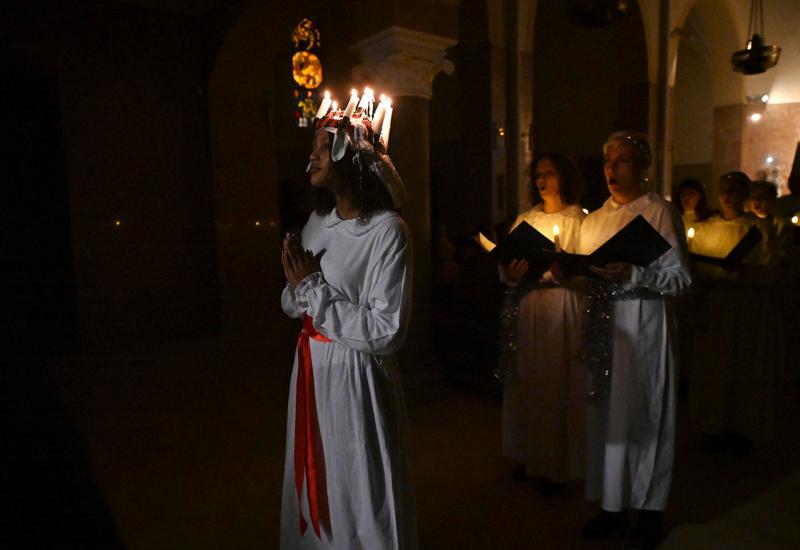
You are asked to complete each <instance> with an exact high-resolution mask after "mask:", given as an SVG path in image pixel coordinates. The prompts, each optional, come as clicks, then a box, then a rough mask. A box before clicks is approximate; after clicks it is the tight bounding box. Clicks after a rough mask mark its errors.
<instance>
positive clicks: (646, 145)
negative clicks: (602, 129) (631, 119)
mask: <svg viewBox="0 0 800 550" xmlns="http://www.w3.org/2000/svg"><path fill="white" fill-rule="evenodd" d="M619 145H630V146H631V147H633V150H634V151H636V156H637V157H638V158H639V162H640V164H641V168H642V170H646V169H647V168H649V167H650V163H651V162H652V161H653V148H652V147H651V146H650V140H649V139H648V137H647V136H646V135H645V134H643V133H641V132H636V131H633V130H621V131H619V132H614V133H613V134H611V135H610V136H608V139H607V140H606V142H605V143H604V144H603V154H604V155H605V154H606V153H607V152H608V149H609V148H610V147H616V146H619Z"/></svg>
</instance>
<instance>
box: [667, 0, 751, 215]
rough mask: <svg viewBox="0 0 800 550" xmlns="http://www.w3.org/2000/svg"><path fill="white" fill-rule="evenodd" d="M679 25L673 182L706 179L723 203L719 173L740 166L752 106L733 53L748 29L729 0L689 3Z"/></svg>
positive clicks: (714, 200)
mask: <svg viewBox="0 0 800 550" xmlns="http://www.w3.org/2000/svg"><path fill="white" fill-rule="evenodd" d="M687 8H688V9H687V15H686V19H685V20H684V21H682V22H681V24H680V27H679V28H678V29H679V30H678V31H677V32H678V34H679V36H680V39H679V44H678V49H677V58H676V60H675V66H676V73H675V87H674V90H673V98H674V103H673V107H674V109H673V136H672V144H673V151H674V153H675V154H674V158H673V184H674V185H673V187H676V186H677V185H678V184H679V183H680V180H681V179H683V178H686V177H692V178H694V179H699V180H700V181H702V182H703V183H705V184H706V192H707V194H708V200H709V203H710V204H711V205H712V206H715V205H716V203H717V198H716V188H717V179H718V178H719V176H720V175H722V174H723V173H725V172H729V171H732V170H740V167H741V164H742V150H743V149H742V148H743V141H742V139H743V135H744V134H743V132H744V129H745V128H744V125H745V124H746V122H747V121H746V119H745V116H746V114H747V113H746V111H747V109H746V108H745V106H744V105H743V94H744V88H743V77H742V75H741V73H737V72H734V71H733V69H732V67H731V64H730V55H731V53H732V52H733V51H735V50H738V49H741V48H742V47H743V43H742V42H741V40H742V39H741V37H742V36H743V35H744V34H746V30H745V31H742V30H741V29H740V28H739V27H740V26H741V25H740V24H739V22H738V20H739V19H741V18H740V17H738V18H737V15H736V13H735V12H734V11H732V9H731V4H730V2H729V1H728V0H698V1H696V2H693V3H691V5H690V6H687Z"/></svg>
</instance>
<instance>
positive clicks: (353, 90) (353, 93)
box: [350, 88, 358, 96]
mask: <svg viewBox="0 0 800 550" xmlns="http://www.w3.org/2000/svg"><path fill="white" fill-rule="evenodd" d="M350 95H351V96H358V90H356V89H355V88H353V89H352V90H350Z"/></svg>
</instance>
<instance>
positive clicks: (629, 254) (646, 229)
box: [545, 214, 672, 277]
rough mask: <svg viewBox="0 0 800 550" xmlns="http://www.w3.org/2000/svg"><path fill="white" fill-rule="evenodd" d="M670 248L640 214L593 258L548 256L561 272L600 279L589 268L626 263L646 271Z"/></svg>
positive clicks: (601, 247)
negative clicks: (645, 268) (644, 268)
mask: <svg viewBox="0 0 800 550" xmlns="http://www.w3.org/2000/svg"><path fill="white" fill-rule="evenodd" d="M670 248H672V247H671V246H670V244H669V243H668V242H667V240H666V239H665V238H664V237H662V236H661V233H659V232H658V231H656V229H655V228H654V227H653V226H652V225H650V223H649V222H648V221H647V220H646V219H644V217H643V216H642V215H641V214H640V215H638V216H636V217H635V218H633V219H632V220H631V221H630V222H628V225H626V226H625V227H623V228H622V229H620V230H619V231H617V232H616V233H615V234H614V236H613V237H611V238H610V239H608V240H607V241H606V242H604V243H603V244H602V245H600V247H598V248H597V250H595V251H594V252H592V253H591V254H588V255H586V254H568V253H566V252H546V253H545V254H546V255H547V256H549V257H550V260H551V263H555V262H558V264H559V265H560V266H561V268H562V269H563V270H564V271H565V272H567V273H569V274H571V275H583V276H588V277H597V275H596V274H595V273H592V272H591V271H590V270H589V267H590V266H598V267H603V266H604V265H606V264H611V263H616V262H625V263H629V264H633V265H638V266H640V267H647V266H648V265H650V264H651V263H653V262H654V261H656V260H657V259H658V258H660V257H661V256H662V255H663V254H664V253H665V252H666V251H667V250H669V249H670Z"/></svg>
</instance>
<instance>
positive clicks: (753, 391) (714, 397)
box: [689, 214, 783, 441]
mask: <svg viewBox="0 0 800 550" xmlns="http://www.w3.org/2000/svg"><path fill="white" fill-rule="evenodd" d="M753 226H756V227H757V228H758V229H759V230H760V231H761V232H762V235H763V239H762V240H761V242H760V243H759V245H758V246H757V247H756V248H755V249H754V250H753V251H752V252H751V253H750V254H749V255H748V256H747V258H745V261H744V267H745V271H743V272H732V273H728V272H726V271H725V270H723V269H722V268H720V267H717V266H712V265H708V264H700V263H697V264H696V265H695V266H694V268H695V271H696V277H695V279H696V283H698V288H697V295H698V300H697V301H698V303H699V306H698V307H697V308H696V311H695V312H694V317H695V324H696V326H697V330H698V331H699V332H700V333H701V334H702V335H703V337H702V338H698V339H697V340H696V345H695V349H694V353H693V355H692V358H693V365H692V379H691V381H690V383H691V386H690V388H691V391H690V392H689V414H690V419H691V424H692V428H693V430H694V431H695V432H697V433H698V434H719V433H723V432H724V431H726V430H733V431H735V432H738V433H741V434H744V435H746V436H748V437H749V438H751V439H753V440H756V441H759V440H769V439H771V438H772V437H774V435H775V422H776V393H777V384H778V383H779V378H780V371H781V367H782V361H781V359H782V353H781V352H782V345H783V342H782V340H781V333H780V330H781V327H780V311H781V310H780V306H779V299H780V290H781V287H780V285H777V284H775V283H776V282H777V280H778V276H779V271H778V269H777V263H778V260H779V255H778V253H777V251H776V250H775V244H776V231H775V227H774V226H773V224H772V222H771V220H761V219H759V218H757V217H755V216H753V215H750V214H745V215H742V216H740V217H738V218H735V219H733V220H726V219H724V218H722V217H720V216H718V215H715V216H712V217H711V218H709V219H708V220H706V221H705V222H703V223H699V224H697V225H696V226H695V237H694V239H692V242H691V243H690V244H689V249H690V250H691V251H692V252H695V253H698V254H703V255H705V256H711V257H715V258H723V257H725V256H726V255H727V254H728V252H730V250H731V249H732V248H733V247H734V246H736V244H737V243H738V242H739V241H740V240H741V239H742V237H744V236H745V234H746V233H747V231H748V230H749V229H750V228H751V227H753Z"/></svg>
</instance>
